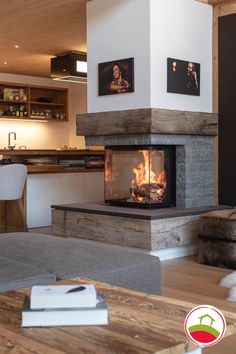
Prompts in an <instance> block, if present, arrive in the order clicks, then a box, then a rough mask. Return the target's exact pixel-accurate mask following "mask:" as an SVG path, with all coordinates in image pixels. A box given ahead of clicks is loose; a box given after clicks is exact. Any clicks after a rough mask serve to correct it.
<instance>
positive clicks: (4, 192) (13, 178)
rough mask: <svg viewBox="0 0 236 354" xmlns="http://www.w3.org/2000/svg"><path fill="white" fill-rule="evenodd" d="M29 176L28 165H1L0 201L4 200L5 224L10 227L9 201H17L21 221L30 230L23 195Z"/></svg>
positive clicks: (25, 228)
mask: <svg viewBox="0 0 236 354" xmlns="http://www.w3.org/2000/svg"><path fill="white" fill-rule="evenodd" d="M26 177H27V167H26V166H25V165H22V164H12V165H7V166H2V167H0V201H4V202H5V203H4V204H5V205H4V206H5V208H4V209H5V210H4V224H5V225H4V226H5V228H6V229H7V228H8V215H7V214H8V213H7V211H8V210H7V209H8V201H17V205H18V208H19V212H20V217H21V222H22V225H23V228H24V230H27V231H28V228H27V224H26V217H25V212H24V208H23V204H22V196H23V191H24V186H25V183H26Z"/></svg>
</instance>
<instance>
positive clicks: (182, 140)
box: [85, 134, 215, 208]
mask: <svg viewBox="0 0 236 354" xmlns="http://www.w3.org/2000/svg"><path fill="white" fill-rule="evenodd" d="M85 140H86V145H91V146H97V145H104V146H124V145H126V146H129V145H152V144H153V145H174V146H176V206H177V207H179V208H184V207H185V208H191V207H199V206H210V205H211V206H212V205H215V198H214V137H213V136H199V135H174V134H136V135H107V136H90V137H86V138H85Z"/></svg>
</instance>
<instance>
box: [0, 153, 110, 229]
mask: <svg viewBox="0 0 236 354" xmlns="http://www.w3.org/2000/svg"><path fill="white" fill-rule="evenodd" d="M0 156H1V158H0V160H1V161H0V164H1V163H2V164H4V163H24V164H26V165H27V168H28V176H27V186H26V190H25V193H24V197H23V201H24V203H23V204H24V208H25V213H26V215H27V224H28V227H29V228H33V227H43V226H49V225H51V205H52V204H70V203H87V202H97V201H102V200H104V151H102V150H100V151H99V150H64V151H63V150H59V151H57V150H0ZM9 207H10V208H11V209H10V211H9V214H10V215H11V219H10V226H11V227H14V228H16V229H17V230H19V231H20V230H21V225H20V224H19V218H18V215H17V213H15V206H14V203H12V204H11V205H9ZM3 212H4V205H3V202H0V226H1V225H3V220H4V218H3V215H4V213H3Z"/></svg>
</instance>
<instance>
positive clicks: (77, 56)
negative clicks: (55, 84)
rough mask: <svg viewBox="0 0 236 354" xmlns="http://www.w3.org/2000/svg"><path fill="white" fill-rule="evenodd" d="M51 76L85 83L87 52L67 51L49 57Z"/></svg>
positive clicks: (60, 79) (61, 79)
mask: <svg viewBox="0 0 236 354" xmlns="http://www.w3.org/2000/svg"><path fill="white" fill-rule="evenodd" d="M51 78H52V79H53V80H59V81H67V82H76V83H83V84H86V83H87V54H86V53H81V52H74V51H71V52H67V53H62V54H58V55H57V56H56V57H55V58H52V59H51Z"/></svg>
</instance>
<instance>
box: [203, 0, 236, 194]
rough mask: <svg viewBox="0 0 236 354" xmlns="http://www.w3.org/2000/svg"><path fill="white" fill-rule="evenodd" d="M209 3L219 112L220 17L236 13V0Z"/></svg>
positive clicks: (216, 169)
mask: <svg viewBox="0 0 236 354" xmlns="http://www.w3.org/2000/svg"><path fill="white" fill-rule="evenodd" d="M209 3H211V4H213V5H214V6H213V49H212V50H213V73H212V84H213V90H212V92H213V112H214V113H217V112H218V111H219V109H218V106H219V98H218V92H219V78H218V66H219V60H218V19H219V17H221V16H226V15H230V14H233V13H236V0H226V1H217V0H210V1H209ZM218 144H219V141H218V137H217V138H216V139H215V166H214V169H215V197H216V200H218V184H219V177H218V169H219V164H218V156H219V148H218Z"/></svg>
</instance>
